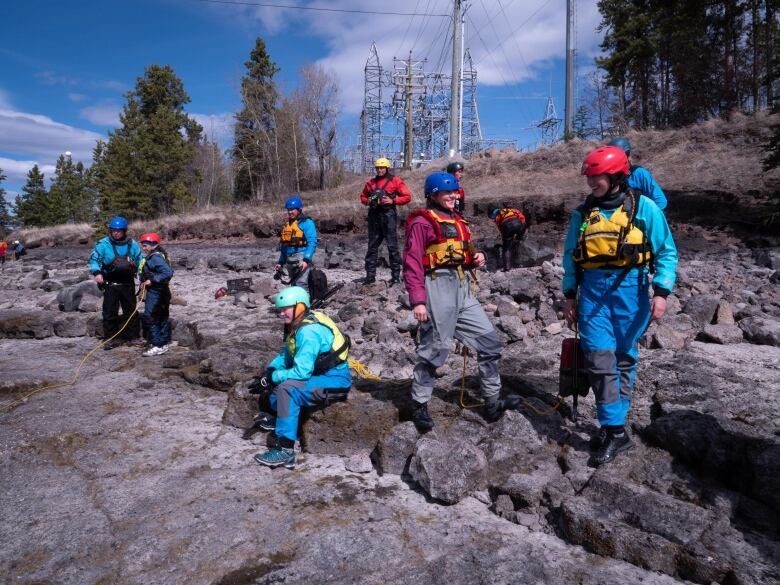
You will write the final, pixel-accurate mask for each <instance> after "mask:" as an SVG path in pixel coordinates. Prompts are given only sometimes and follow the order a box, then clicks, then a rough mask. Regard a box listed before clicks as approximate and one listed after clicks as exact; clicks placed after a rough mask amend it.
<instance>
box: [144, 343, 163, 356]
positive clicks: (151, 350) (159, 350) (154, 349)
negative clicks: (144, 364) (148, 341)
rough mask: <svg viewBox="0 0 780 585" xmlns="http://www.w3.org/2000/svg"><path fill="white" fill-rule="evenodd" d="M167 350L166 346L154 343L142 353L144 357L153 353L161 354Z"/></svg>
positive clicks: (153, 354)
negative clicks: (158, 345)
mask: <svg viewBox="0 0 780 585" xmlns="http://www.w3.org/2000/svg"><path fill="white" fill-rule="evenodd" d="M167 351H168V346H166V345H163V346H162V347H157V346H156V345H155V346H152V347H150V348H149V349H147V350H146V351H145V352H144V353H143V355H144V357H152V356H155V355H162V354H164V353H165V352H167Z"/></svg>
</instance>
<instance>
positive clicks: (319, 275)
mask: <svg viewBox="0 0 780 585" xmlns="http://www.w3.org/2000/svg"><path fill="white" fill-rule="evenodd" d="M327 293H328V277H327V275H326V274H325V273H324V272H323V271H322V270H320V269H319V268H315V267H314V266H312V267H311V269H310V270H309V296H310V297H311V302H312V303H313V302H314V301H317V300H319V299H321V298H322V297H324V296H325V295H326V294H327Z"/></svg>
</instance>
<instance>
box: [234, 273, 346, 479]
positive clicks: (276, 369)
mask: <svg viewBox="0 0 780 585" xmlns="http://www.w3.org/2000/svg"><path fill="white" fill-rule="evenodd" d="M310 306H311V302H310V299H309V293H308V292H306V291H305V290H304V289H303V288H301V287H299V286H291V287H288V288H285V289H283V290H282V291H281V292H279V294H277V295H276V297H275V299H274V307H275V308H276V310H277V311H278V312H279V316H280V317H281V318H282V319H283V320H284V324H285V326H287V327H289V331H290V332H289V334H288V336H287V341H286V343H285V346H284V347H283V348H282V351H281V352H279V354H278V355H277V356H276V357H275V358H274V359H273V360H271V363H269V364H268V369H267V370H266V371H265V374H263V375H262V376H261V377H258V378H255V379H254V380H253V381H252V382H251V383H250V384H249V388H250V392H253V393H260V392H262V390H263V388H271V394H270V396H269V402H270V404H271V408H272V409H273V410H274V411H275V413H276V414H275V415H272V414H265V413H260V415H258V417H257V418H256V419H255V425H256V426H257V427H259V428H261V429H263V430H267V431H271V430H273V431H275V433H276V445H275V446H274V447H272V448H271V449H269V450H268V451H266V452H265V453H258V454H257V455H255V460H256V461H257V462H258V463H262V464H263V465H267V466H269V467H278V466H280V465H283V466H285V467H287V468H288V469H292V468H293V467H294V466H295V449H294V447H295V440H296V439H297V438H298V417H299V415H300V412H301V408H303V407H311V406H314V407H324V406H327V405H328V404H329V403H330V402H333V401H337V400H344V399H345V398H346V396H347V393H348V392H349V389H350V387H351V386H352V377H351V374H350V371H349V364H348V363H347V359H348V354H349V337H347V336H345V335H343V334H342V333H341V331H339V329H338V327H336V324H335V323H334V322H333V321H332V320H331V319H330V317H328V316H327V315H325V314H324V313H321V312H319V311H311V310H310V309H309V307H310Z"/></svg>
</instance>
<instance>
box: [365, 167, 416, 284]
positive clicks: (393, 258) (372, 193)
mask: <svg viewBox="0 0 780 585" xmlns="http://www.w3.org/2000/svg"><path fill="white" fill-rule="evenodd" d="M374 167H375V170H376V176H375V177H374V178H373V179H369V180H368V182H367V183H366V184H365V186H364V187H363V191H362V192H361V193H360V202H361V203H362V204H363V205H365V206H367V207H368V251H367V252H366V278H365V280H364V281H363V283H364V284H373V283H375V282H376V264H377V259H378V256H379V246H380V245H381V244H382V241H383V240H385V241H387V253H388V255H389V256H390V286H393V285H394V284H398V283H400V282H401V255H400V254H399V253H398V214H397V212H396V207H398V206H400V205H406V204H407V203H409V202H410V201H411V200H412V194H411V192H410V191H409V188H408V187H407V186H406V184H405V183H404V182H403V181H402V180H401V179H400V178H399V177H396V176H394V175H392V174H390V161H389V160H387V159H386V158H378V159H377V160H376V162H375V163H374Z"/></svg>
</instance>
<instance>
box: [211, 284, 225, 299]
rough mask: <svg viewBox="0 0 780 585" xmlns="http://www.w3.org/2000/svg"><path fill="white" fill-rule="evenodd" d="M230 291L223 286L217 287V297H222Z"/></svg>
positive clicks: (215, 294) (215, 296)
mask: <svg viewBox="0 0 780 585" xmlns="http://www.w3.org/2000/svg"><path fill="white" fill-rule="evenodd" d="M227 293H228V290H227V289H226V288H225V287H224V286H223V287H220V288H218V289H217V292H215V293H214V298H215V299H221V298H222V297H224V296H225V295H226V294H227Z"/></svg>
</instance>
